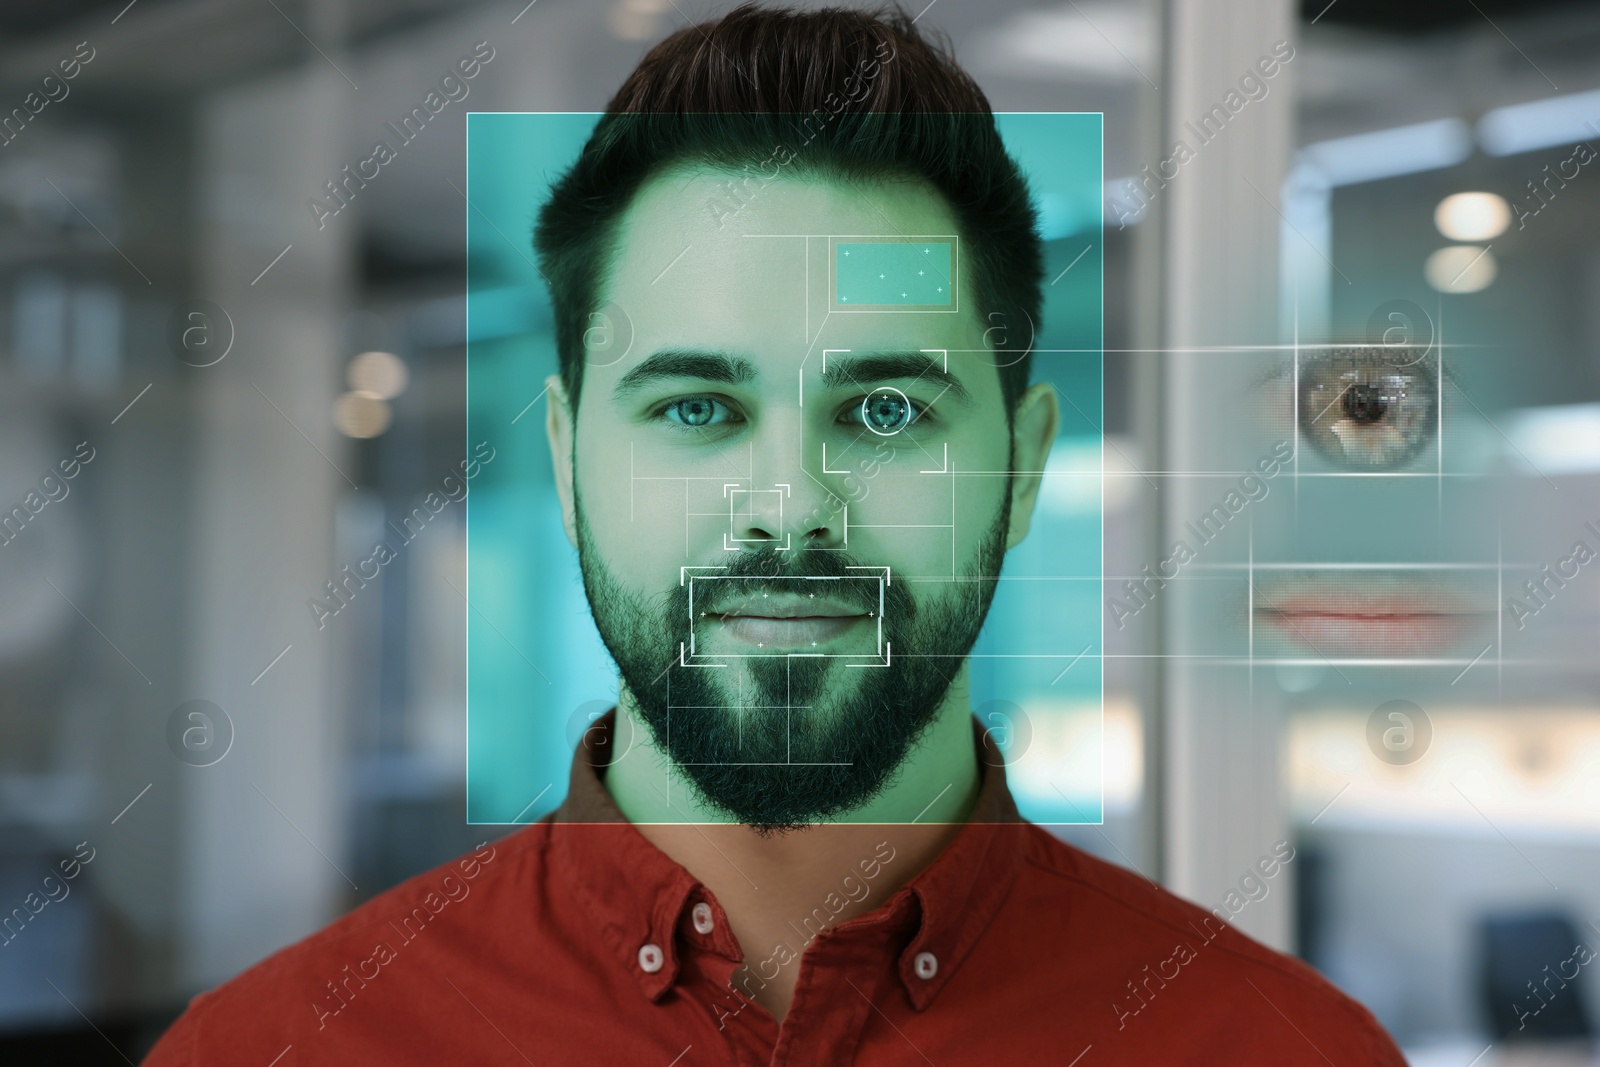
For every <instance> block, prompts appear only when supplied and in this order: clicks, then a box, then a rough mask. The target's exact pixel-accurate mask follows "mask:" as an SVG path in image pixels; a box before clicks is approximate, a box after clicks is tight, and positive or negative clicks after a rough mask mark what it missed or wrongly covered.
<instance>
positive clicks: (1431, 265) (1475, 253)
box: [1422, 245, 1499, 293]
mask: <svg viewBox="0 0 1600 1067" xmlns="http://www.w3.org/2000/svg"><path fill="white" fill-rule="evenodd" d="M1422 273H1423V276H1424V277H1426V278H1427V279H1428V284H1429V285H1431V286H1433V287H1434V288H1435V289H1437V290H1439V291H1440V292H1441V293H1476V292H1477V291H1478V290H1479V289H1487V288H1488V287H1489V284H1490V283H1491V282H1493V281H1494V277H1495V275H1496V274H1497V273H1499V265H1498V264H1497V263H1495V260H1494V254H1493V253H1492V252H1490V251H1489V250H1488V249H1487V248H1479V247H1478V246H1477V245H1451V246H1450V247H1448V248H1441V249H1439V251H1437V252H1435V253H1434V254H1433V255H1431V256H1429V257H1428V262H1427V263H1425V264H1424V265H1423V267H1422Z"/></svg>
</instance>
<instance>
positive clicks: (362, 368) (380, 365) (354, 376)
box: [345, 352, 411, 400]
mask: <svg viewBox="0 0 1600 1067" xmlns="http://www.w3.org/2000/svg"><path fill="white" fill-rule="evenodd" d="M410 379H411V376H410V374H408V373H407V372H406V365H405V363H404V362H402V361H401V359H400V357H399V356H397V355H395V354H394V353H392V352H363V353H361V354H360V355H359V356H357V357H355V358H354V359H352V360H351V361H350V365H349V366H348V367H346V368H345V380H346V381H348V382H349V383H350V388H351V389H354V390H356V391H357V392H362V393H371V394H373V395H374V396H377V397H380V398H382V399H384V400H393V399H394V398H395V397H397V396H399V395H400V394H401V393H403V392H405V389H406V382H408V381H410Z"/></svg>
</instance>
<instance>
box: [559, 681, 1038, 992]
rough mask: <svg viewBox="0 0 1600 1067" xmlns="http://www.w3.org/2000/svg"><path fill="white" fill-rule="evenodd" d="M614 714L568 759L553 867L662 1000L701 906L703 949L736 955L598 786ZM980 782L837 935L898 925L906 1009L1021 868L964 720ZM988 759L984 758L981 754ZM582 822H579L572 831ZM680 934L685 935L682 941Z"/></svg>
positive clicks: (999, 795)
mask: <svg viewBox="0 0 1600 1067" xmlns="http://www.w3.org/2000/svg"><path fill="white" fill-rule="evenodd" d="M615 726H616V709H615V708H612V709H611V710H610V711H608V712H606V714H605V715H604V716H602V717H601V718H599V719H597V720H595V723H594V725H593V726H591V727H590V728H589V729H588V731H587V732H585V734H584V735H583V738H582V740H581V742H580V743H579V745H578V748H577V751H576V752H575V753H574V754H573V760H572V772H571V779H570V782H569V785H568V787H567V797H566V800H564V801H563V802H562V803H561V806H560V807H558V808H557V809H556V810H555V812H553V813H552V815H551V816H550V817H549V818H550V821H551V822H552V824H553V825H552V827H551V841H550V849H551V859H552V861H553V864H554V866H555V868H556V869H557V870H558V871H560V872H561V874H562V875H563V876H565V877H566V878H568V879H569V880H570V881H571V883H572V884H573V886H574V888H575V889H576V890H577V891H578V892H577V896H578V899H579V900H580V901H582V903H583V907H584V908H585V909H586V910H587V912H588V913H589V917H590V919H591V921H592V922H593V923H594V925H595V929H597V930H598V931H599V932H600V935H601V938H602V940H604V941H605V943H606V944H607V946H608V947H609V948H610V950H611V951H612V952H614V953H615V954H616V955H617V956H618V958H619V959H620V960H621V962H622V964H623V966H624V967H625V968H626V969H627V970H628V972H629V973H631V974H632V975H634V977H635V978H636V979H637V980H638V982H639V984H640V987H641V988H642V990H643V991H644V993H645V995H646V996H647V997H649V998H650V999H651V1000H657V999H659V998H660V997H662V996H663V995H664V994H665V993H666V992H667V990H668V989H670V988H671V987H672V984H673V982H674V981H675V980H676V978H677V973H678V965H679V953H680V950H681V947H682V946H681V945H680V940H682V941H684V943H689V942H688V941H687V940H686V939H687V936H688V935H687V931H689V930H692V929H693V927H692V920H691V919H690V913H691V910H692V909H693V908H694V906H695V905H696V904H698V903H701V902H706V903H708V904H709V905H710V907H711V908H712V910H713V914H714V919H715V924H714V928H713V931H712V935H711V937H710V939H709V941H707V940H706V939H703V938H702V939H700V941H702V942H704V943H705V948H706V949H707V950H708V951H711V952H714V953H717V954H718V955H721V956H724V957H726V958H727V959H730V960H738V959H739V958H740V952H739V945H738V943H737V941H736V940H735V939H734V937H733V935H732V933H731V931H730V930H729V927H728V922H727V918H726V916H725V915H723V914H722V913H721V908H720V907H719V906H718V905H717V903H716V900H715V898H714V897H712V895H711V893H710V891H709V890H707V889H706V887H705V886H704V885H703V884H701V883H700V882H699V881H698V880H697V879H695V877H694V876H693V875H691V874H690V873H689V872H688V871H687V870H686V869H684V868H683V867H682V866H681V865H680V864H678V863H677V862H676V861H674V860H673V859H672V858H671V857H669V856H667V855H666V854H665V853H663V852H662V851H661V850H660V849H658V848H656V847H655V845H653V844H651V843H650V842H649V841H648V840H646V839H645V837H644V835H642V834H640V833H639V831H638V830H637V829H635V828H634V827H633V825H632V824H631V823H629V822H628V820H627V817H626V816H624V815H623V814H622V812H621V810H620V809H618V807H617V805H616V802H615V801H613V800H612V799H611V794H610V793H608V792H607V791H606V788H605V784H604V782H603V780H602V779H603V778H604V775H605V772H606V767H607V765H608V764H609V762H610V759H611V753H612V752H613V751H614V740H615V733H616V730H615ZM972 730H973V746H974V748H975V750H976V753H977V755H978V770H979V776H980V785H979V790H978V799H977V802H976V804H975V805H974V806H973V810H972V814H971V815H970V816H969V817H968V820H967V822H966V824H965V825H964V826H963V827H962V828H961V830H960V831H959V832H958V833H957V834H956V836H955V837H954V838H953V839H952V840H951V841H950V843H949V844H948V845H946V846H945V848H944V850H943V851H942V852H940V853H939V855H938V856H937V857H935V858H934V860H933V862H932V863H930V864H929V865H928V866H927V867H926V868H924V869H923V870H922V871H920V872H919V873H918V874H917V875H916V876H915V877H913V878H912V879H911V881H910V882H908V883H907V884H906V885H904V886H902V887H901V888H900V890H899V891H897V892H896V893H895V894H894V895H893V896H892V897H890V898H889V900H888V901H886V902H885V903H883V904H881V905H879V906H878V907H877V908H876V909H874V910H873V911H871V912H868V913H867V914H865V915H861V916H858V917H856V918H855V919H852V920H850V922H848V923H844V924H841V925H840V927H837V928H836V929H839V930H842V929H844V928H847V927H849V928H854V927H855V926H856V925H857V924H862V925H867V924H873V923H883V922H891V923H897V924H903V925H904V927H905V928H906V930H907V935H906V936H905V940H904V943H903V945H902V946H901V948H900V953H899V960H898V971H899V974H900V980H901V982H902V984H903V985H904V986H905V989H906V993H907V995H908V996H909V998H910V1000H911V1003H912V1004H913V1005H914V1006H915V1007H916V1008H917V1009H918V1010H919V1011H920V1010H922V1009H925V1008H926V1007H927V1006H928V1005H929V1004H930V1003H931V1002H932V1001H933V998H934V997H935V996H937V995H938V993H939V991H940V990H941V989H943V988H944V986H945V983H946V982H948V981H949V980H950V977H951V976H952V975H953V974H954V973H955V972H956V970H957V969H958V968H959V967H960V965H961V962H962V961H963V960H964V959H965V958H966V957H967V955H968V954H969V953H970V952H971V951H972V949H973V947H974V946H975V945H976V944H977V942H978V938H979V937H980V935H981V934H982V933H983V931H984V929H985V928H986V927H987V926H988V925H989V922H990V920H992V919H993V918H994V915H995V913H996V912H997V911H998V910H999V907H1000V904H1001V902H1002V901H1003V900H1004V899H1005V897H1006V894H1007V893H1008V892H1009V891H1010V889H1011V886H1012V883H1013V882H1014V881H1015V880H1016V875H1017V871H1018V869H1019V868H1020V866H1021V864H1022V855H1023V838H1024V832H1025V829H1026V827H1027V824H1026V823H1025V822H1024V821H1023V819H1022V817H1021V815H1020V814H1018V812H1017V807H1016V803H1015V801H1014V800H1013V799H1012V796H1011V791H1010V789H1008V788H1007V786H1006V775H1005V768H1004V767H1003V766H1001V765H999V764H997V763H991V762H989V760H990V759H993V758H994V757H993V756H988V753H991V752H992V751H993V749H992V748H990V747H988V746H986V745H985V744H984V730H983V727H982V726H981V725H980V724H979V722H978V720H977V719H976V717H974V718H973V719H972ZM986 756H987V758H986ZM579 824H584V825H582V826H581V827H580V825H579ZM680 934H681V935H682V937H680ZM646 946H654V948H655V949H656V950H657V951H659V953H660V959H661V966H660V967H659V969H656V970H649V969H647V966H646V964H648V963H653V962H654V961H653V959H646V960H645V961H644V962H642V961H641V950H643V949H645V947H646ZM924 952H928V953H932V955H933V957H934V959H935V961H936V962H937V968H936V970H935V973H934V975H933V976H932V977H931V978H923V977H920V976H919V975H918V974H917V969H916V960H917V958H918V957H919V956H920V955H921V954H922V953H924Z"/></svg>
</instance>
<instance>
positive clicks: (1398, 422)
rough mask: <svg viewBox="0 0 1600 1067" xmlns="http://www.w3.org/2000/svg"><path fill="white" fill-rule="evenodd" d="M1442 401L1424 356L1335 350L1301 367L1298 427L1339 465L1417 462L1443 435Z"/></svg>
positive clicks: (1390, 349)
mask: <svg viewBox="0 0 1600 1067" xmlns="http://www.w3.org/2000/svg"><path fill="white" fill-rule="evenodd" d="M1437 403H1438V376H1437V372H1436V371H1435V370H1434V368H1433V366H1432V363H1431V361H1430V360H1429V359H1428V358H1427V356H1426V354H1425V351H1423V350H1412V349H1408V348H1404V347H1400V346H1391V345H1385V346H1373V347H1370V348H1335V349H1331V350H1329V351H1327V352H1326V353H1324V354H1320V355H1314V356H1310V357H1307V358H1304V359H1302V361H1301V363H1300V429H1301V431H1302V432H1303V433H1304V434H1305V436H1306V438H1307V439H1308V440H1309V441H1310V442H1311V444H1312V445H1313V446H1314V447H1315V448H1316V450H1317V451H1318V452H1321V453H1322V454H1323V455H1324V456H1326V457H1327V458H1328V459H1330V460H1332V461H1333V462H1335V463H1338V464H1340V465H1341V466H1345V467H1353V468H1358V469H1367V470H1375V469H1380V468H1387V467H1397V466H1400V465H1402V464H1404V463H1407V462H1409V461H1411V460H1412V459H1415V458H1416V456H1417V455H1418V453H1420V452H1421V451H1422V450H1423V448H1425V447H1426V446H1427V444H1428V441H1429V440H1430V439H1431V438H1432V436H1433V434H1434V433H1435V432H1436V431H1437V430H1438V406H1437Z"/></svg>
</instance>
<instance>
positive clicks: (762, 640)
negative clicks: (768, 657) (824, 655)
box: [705, 593, 872, 648]
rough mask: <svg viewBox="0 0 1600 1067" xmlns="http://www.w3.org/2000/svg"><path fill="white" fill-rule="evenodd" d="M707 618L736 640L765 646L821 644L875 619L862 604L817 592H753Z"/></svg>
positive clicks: (805, 646) (780, 646) (709, 613)
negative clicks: (844, 602)
mask: <svg viewBox="0 0 1600 1067" xmlns="http://www.w3.org/2000/svg"><path fill="white" fill-rule="evenodd" d="M705 617H706V618H707V619H709V620H712V621H714V622H715V623H717V624H718V625H719V626H720V628H721V629H722V630H723V631H724V632H726V633H727V634H728V635H729V636H730V637H732V638H734V639H735V640H736V641H740V642H743V643H745V644H751V645H756V646H757V647H764V648H774V647H776V648H811V647H813V646H821V645H824V644H827V643H828V642H831V641H836V640H838V639H839V638H842V637H844V636H845V635H846V634H848V633H849V632H850V631H851V630H853V629H855V628H856V627H857V626H858V625H860V624H861V623H863V622H867V621H869V620H870V619H871V618H872V616H870V615H868V614H867V613H866V612H863V611H862V610H861V609H860V608H858V607H855V606H853V605H848V604H843V603H841V602H839V601H838V600H834V599H831V598H829V597H827V596H817V595H816V594H814V593H811V594H806V595H804V596H801V595H798V594H794V593H768V594H761V595H754V594H752V595H751V596H749V597H747V598H744V599H741V600H738V601H735V602H731V603H728V604H724V605H721V606H720V607H719V608H718V609H717V610H715V611H708V612H706V613H705Z"/></svg>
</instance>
